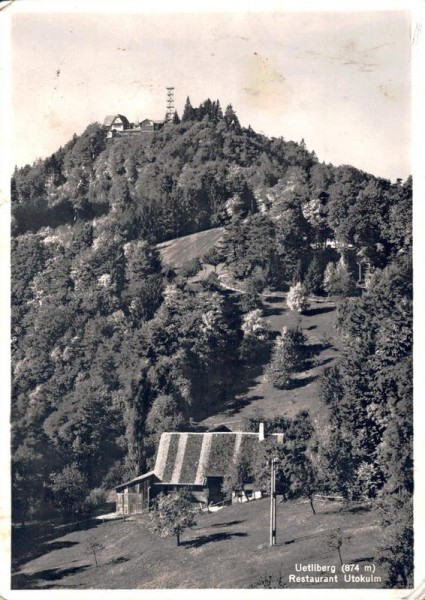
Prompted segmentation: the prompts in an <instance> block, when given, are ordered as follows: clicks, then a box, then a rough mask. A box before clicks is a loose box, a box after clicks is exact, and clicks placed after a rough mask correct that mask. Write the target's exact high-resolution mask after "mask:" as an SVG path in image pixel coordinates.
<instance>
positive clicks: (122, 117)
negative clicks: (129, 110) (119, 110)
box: [103, 114, 130, 127]
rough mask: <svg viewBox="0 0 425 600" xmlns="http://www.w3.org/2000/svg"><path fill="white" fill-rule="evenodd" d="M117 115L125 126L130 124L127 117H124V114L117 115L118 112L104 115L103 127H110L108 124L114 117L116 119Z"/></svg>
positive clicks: (110, 123)
mask: <svg viewBox="0 0 425 600" xmlns="http://www.w3.org/2000/svg"><path fill="white" fill-rule="evenodd" d="M117 117H118V118H119V119H121V121H122V122H123V123H124V125H125V126H126V127H128V126H129V125H130V123H129V121H128V119H127V117H125V116H124V115H119V114H116V115H108V116H107V117H105V120H104V121H103V125H104V126H105V127H110V126H111V125H112V123H113V122H114V121H115V119H116V118H117Z"/></svg>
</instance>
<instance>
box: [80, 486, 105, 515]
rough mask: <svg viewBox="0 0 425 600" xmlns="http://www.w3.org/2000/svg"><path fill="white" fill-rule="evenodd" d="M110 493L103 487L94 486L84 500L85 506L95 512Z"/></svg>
mask: <svg viewBox="0 0 425 600" xmlns="http://www.w3.org/2000/svg"><path fill="white" fill-rule="evenodd" d="M108 495H109V492H108V490H104V489H102V488H94V489H93V490H90V493H89V494H88V496H86V499H85V501H84V508H85V509H86V510H87V511H88V512H93V511H94V510H96V508H99V507H100V506H102V505H103V504H105V503H106V502H107V500H108Z"/></svg>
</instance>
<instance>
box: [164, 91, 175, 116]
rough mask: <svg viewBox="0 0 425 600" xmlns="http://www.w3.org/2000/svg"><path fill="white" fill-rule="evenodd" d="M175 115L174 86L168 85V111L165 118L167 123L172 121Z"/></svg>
mask: <svg viewBox="0 0 425 600" xmlns="http://www.w3.org/2000/svg"><path fill="white" fill-rule="evenodd" d="M173 117H174V87H167V112H166V113H165V120H166V122H167V123H171V121H172V120H173Z"/></svg>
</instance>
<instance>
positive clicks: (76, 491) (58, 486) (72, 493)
mask: <svg viewBox="0 0 425 600" xmlns="http://www.w3.org/2000/svg"><path fill="white" fill-rule="evenodd" d="M50 478H51V484H50V489H51V490H52V492H53V503H54V505H55V506H56V507H57V508H58V509H60V510H62V511H63V512H64V513H65V515H75V514H77V513H79V512H81V510H82V509H83V506H84V500H85V497H86V495H87V492H88V485H87V480H86V478H85V477H84V475H83V474H82V473H81V472H80V471H79V470H78V467H77V466H76V465H75V464H73V465H68V466H66V467H65V468H64V469H63V470H62V471H61V472H60V473H52V474H51V475H50Z"/></svg>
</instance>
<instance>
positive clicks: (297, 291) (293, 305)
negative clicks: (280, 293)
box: [286, 282, 309, 313]
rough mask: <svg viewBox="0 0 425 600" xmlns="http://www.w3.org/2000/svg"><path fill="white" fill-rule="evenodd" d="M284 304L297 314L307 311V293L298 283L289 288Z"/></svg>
mask: <svg viewBox="0 0 425 600" xmlns="http://www.w3.org/2000/svg"><path fill="white" fill-rule="evenodd" d="M286 304H287V305H288V308H290V309H291V310H296V311H298V312H299V313H301V312H303V311H304V310H307V309H308V307H309V302H308V293H307V290H306V288H305V287H304V286H303V284H302V283H301V282H298V283H296V284H295V285H293V286H292V287H290V288H289V292H288V295H287V297H286Z"/></svg>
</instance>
